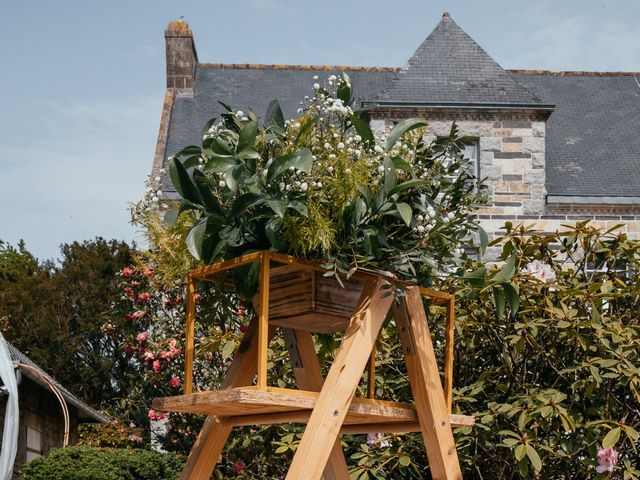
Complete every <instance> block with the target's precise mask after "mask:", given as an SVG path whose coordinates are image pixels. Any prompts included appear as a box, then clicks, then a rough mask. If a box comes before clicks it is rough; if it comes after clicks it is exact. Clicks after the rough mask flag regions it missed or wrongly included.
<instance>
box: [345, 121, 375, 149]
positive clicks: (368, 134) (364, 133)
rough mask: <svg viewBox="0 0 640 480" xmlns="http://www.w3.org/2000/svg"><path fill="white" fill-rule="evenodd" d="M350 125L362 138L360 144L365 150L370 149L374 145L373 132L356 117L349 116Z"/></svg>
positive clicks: (365, 123)
mask: <svg viewBox="0 0 640 480" xmlns="http://www.w3.org/2000/svg"><path fill="white" fill-rule="evenodd" d="M349 120H351V123H352V124H353V128H355V129H356V132H357V133H358V135H360V136H361V137H362V144H363V145H364V146H365V147H366V148H371V147H373V145H374V144H375V137H374V136H373V131H372V130H371V127H370V126H369V124H368V123H367V122H365V121H364V120H362V119H361V118H360V117H359V116H358V115H355V114H354V115H351V116H350V117H349Z"/></svg>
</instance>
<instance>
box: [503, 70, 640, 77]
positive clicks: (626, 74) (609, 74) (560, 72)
mask: <svg viewBox="0 0 640 480" xmlns="http://www.w3.org/2000/svg"><path fill="white" fill-rule="evenodd" d="M506 71H507V72H508V73H514V74H519V75H557V76H560V77H562V76H576V77H635V76H640V72H598V71H586V70H527V69H507V70H506Z"/></svg>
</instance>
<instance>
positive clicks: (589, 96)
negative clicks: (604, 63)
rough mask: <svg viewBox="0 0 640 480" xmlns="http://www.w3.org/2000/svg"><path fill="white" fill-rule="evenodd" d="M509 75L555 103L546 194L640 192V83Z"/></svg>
mask: <svg viewBox="0 0 640 480" xmlns="http://www.w3.org/2000/svg"><path fill="white" fill-rule="evenodd" d="M514 78H515V79H517V80H518V82H519V83H521V84H522V85H525V86H527V87H528V88H531V89H532V90H534V91H535V92H536V93H537V94H538V95H539V96H540V97H541V98H543V99H545V100H547V101H549V102H550V103H554V104H555V105H556V107H555V109H554V111H553V113H552V114H551V117H549V119H548V120H547V128H546V149H545V150H546V151H545V156H546V176H547V178H546V186H547V193H548V194H549V195H582V196H607V197H613V196H640V86H639V85H638V83H637V82H636V78H635V77H634V76H631V75H611V76H605V75H554V74H547V75H538V74H535V75H531V74H529V75H527V74H514Z"/></svg>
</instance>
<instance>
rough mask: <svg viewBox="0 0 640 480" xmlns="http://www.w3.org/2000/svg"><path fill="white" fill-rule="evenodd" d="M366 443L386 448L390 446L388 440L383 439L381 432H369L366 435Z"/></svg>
mask: <svg viewBox="0 0 640 480" xmlns="http://www.w3.org/2000/svg"><path fill="white" fill-rule="evenodd" d="M367 445H369V446H374V445H378V447H380V448H387V447H390V446H391V441H390V440H384V434H383V433H379V432H378V433H370V434H368V435H367Z"/></svg>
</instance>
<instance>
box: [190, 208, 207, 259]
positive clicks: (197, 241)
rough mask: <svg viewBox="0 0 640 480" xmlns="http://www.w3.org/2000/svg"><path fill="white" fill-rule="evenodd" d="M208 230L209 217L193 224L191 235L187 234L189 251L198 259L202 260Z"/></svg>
mask: <svg viewBox="0 0 640 480" xmlns="http://www.w3.org/2000/svg"><path fill="white" fill-rule="evenodd" d="M206 230H207V217H202V218H201V219H200V220H198V221H197V222H196V223H194V224H193V226H192V227H191V230H189V233H187V238H186V243H187V249H188V250H189V252H190V253H191V255H193V256H194V257H195V258H196V259H198V260H202V259H203V255H202V250H203V245H204V236H205V232H206Z"/></svg>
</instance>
